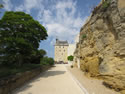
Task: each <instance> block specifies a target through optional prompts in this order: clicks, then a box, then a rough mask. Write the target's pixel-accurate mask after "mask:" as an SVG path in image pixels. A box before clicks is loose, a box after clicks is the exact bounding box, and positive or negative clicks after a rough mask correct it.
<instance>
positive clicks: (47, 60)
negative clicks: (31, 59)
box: [40, 57, 54, 65]
mask: <svg viewBox="0 0 125 94" xmlns="http://www.w3.org/2000/svg"><path fill="white" fill-rule="evenodd" d="M40 64H41V65H53V64H54V60H53V58H49V57H43V58H41V59H40Z"/></svg>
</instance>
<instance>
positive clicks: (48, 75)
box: [12, 64, 84, 94]
mask: <svg viewBox="0 0 125 94" xmlns="http://www.w3.org/2000/svg"><path fill="white" fill-rule="evenodd" d="M12 94H84V93H83V91H82V89H81V88H80V86H79V85H78V84H77V83H76V81H75V80H73V77H72V76H71V75H70V73H69V72H68V71H67V70H66V68H65V66H64V65H63V64H61V65H56V66H55V67H53V68H51V69H50V70H48V71H46V72H44V73H41V74H40V75H39V76H38V77H37V78H35V79H33V80H32V81H30V82H29V83H27V84H25V85H24V86H22V87H21V88H19V89H17V90H16V91H14V92H13V93H12Z"/></svg>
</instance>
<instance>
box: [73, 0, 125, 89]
mask: <svg viewBox="0 0 125 94" xmlns="http://www.w3.org/2000/svg"><path fill="white" fill-rule="evenodd" d="M75 56H77V57H78V58H80V65H81V66H80V68H81V70H83V71H84V72H85V73H86V74H90V76H93V77H100V78H102V79H104V85H106V86H108V87H110V88H114V89H115V90H117V91H122V90H125V0H103V1H102V2H101V3H100V4H99V5H98V6H97V7H96V8H95V9H94V10H93V12H92V15H91V16H90V17H89V20H88V21H87V22H86V24H85V25H84V26H83V27H82V28H81V32H80V41H79V43H78V45H77V49H76V52H75Z"/></svg>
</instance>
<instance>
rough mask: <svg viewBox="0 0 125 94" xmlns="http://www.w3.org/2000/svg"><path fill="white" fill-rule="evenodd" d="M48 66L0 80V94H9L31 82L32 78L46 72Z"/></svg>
mask: <svg viewBox="0 0 125 94" xmlns="http://www.w3.org/2000/svg"><path fill="white" fill-rule="evenodd" d="M49 68H50V66H45V67H40V68H37V69H33V70H31V71H26V72H24V73H17V74H16V75H12V76H9V77H7V78H3V79H1V80H0V94H8V93H11V91H12V90H14V89H16V88H18V87H20V86H21V85H23V84H24V83H25V82H27V81H29V80H31V79H32V78H33V77H35V76H37V75H39V74H40V73H41V72H43V71H46V70H48V69H49Z"/></svg>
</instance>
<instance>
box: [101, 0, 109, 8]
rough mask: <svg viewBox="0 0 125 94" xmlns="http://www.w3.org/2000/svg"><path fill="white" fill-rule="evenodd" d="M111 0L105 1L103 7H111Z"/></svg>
mask: <svg viewBox="0 0 125 94" xmlns="http://www.w3.org/2000/svg"><path fill="white" fill-rule="evenodd" d="M110 1H111V0H107V1H105V2H104V3H103V4H102V7H103V9H104V10H105V9H107V8H108V7H109V5H110Z"/></svg>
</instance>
